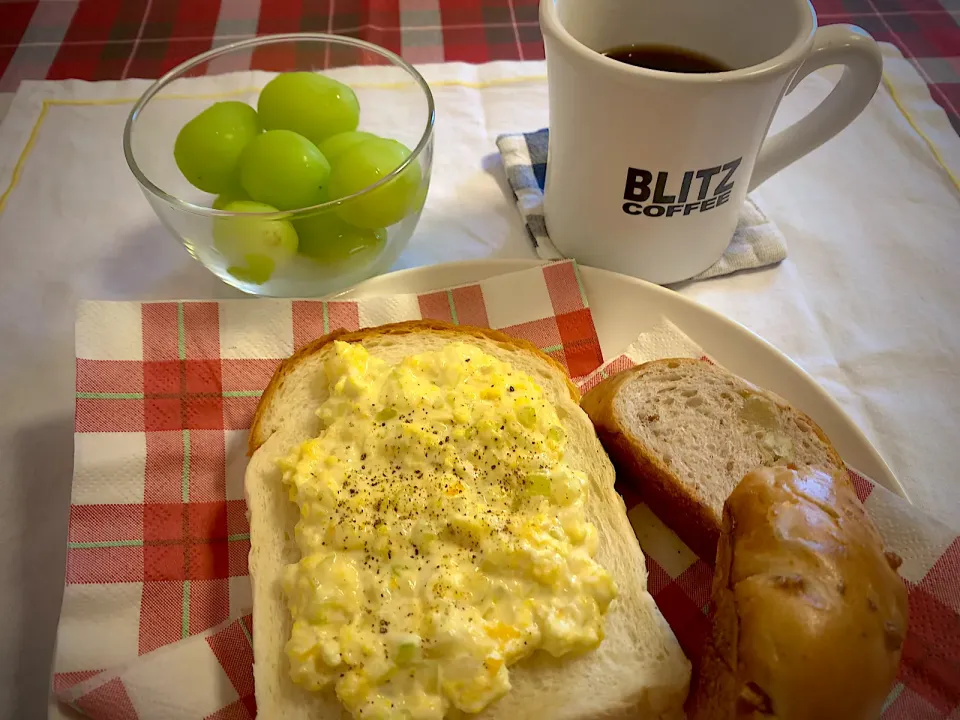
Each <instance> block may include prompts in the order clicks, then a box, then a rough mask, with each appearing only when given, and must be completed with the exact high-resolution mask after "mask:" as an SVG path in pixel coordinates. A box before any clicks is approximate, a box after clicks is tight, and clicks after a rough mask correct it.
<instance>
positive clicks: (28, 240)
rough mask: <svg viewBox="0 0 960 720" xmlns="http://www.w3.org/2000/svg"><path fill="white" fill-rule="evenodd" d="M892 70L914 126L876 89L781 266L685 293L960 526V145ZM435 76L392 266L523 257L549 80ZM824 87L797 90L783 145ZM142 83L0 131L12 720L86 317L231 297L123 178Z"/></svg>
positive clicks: (53, 608) (1, 557)
mask: <svg viewBox="0 0 960 720" xmlns="http://www.w3.org/2000/svg"><path fill="white" fill-rule="evenodd" d="M884 52H885V55H886V61H885V67H886V75H887V78H888V80H889V81H890V82H891V83H892V86H893V87H894V88H895V93H896V96H897V98H898V99H899V102H900V103H901V105H902V107H903V110H902V109H900V108H898V107H897V104H896V103H895V102H894V100H893V99H892V96H891V91H890V89H889V88H888V87H884V88H882V89H881V90H880V92H879V93H878V94H877V96H876V98H875V99H874V101H873V103H872V104H871V106H870V107H869V109H868V110H867V111H866V113H864V115H862V116H861V117H860V118H859V119H858V120H857V121H856V122H855V123H854V124H853V125H852V126H851V127H850V128H848V129H847V130H846V131H844V132H843V133H842V134H841V135H840V136H839V137H837V138H836V139H834V140H833V141H831V142H830V143H828V144H827V145H826V146H824V147H823V148H821V149H820V150H818V151H816V152H814V153H813V154H811V155H809V156H808V157H806V158H804V159H803V160H801V161H799V162H798V163H796V164H795V165H794V166H792V167H790V168H788V169H787V170H785V171H783V172H782V173H781V174H779V175H778V176H776V177H774V178H773V179H772V180H770V181H768V182H767V183H766V184H765V185H764V186H763V187H762V188H761V189H760V190H759V191H758V192H757V199H758V201H759V202H760V204H761V205H762V207H763V209H764V210H765V211H766V212H767V213H768V214H769V215H770V216H771V217H772V218H773V220H774V221H775V222H777V223H778V224H779V226H780V228H781V229H782V230H783V232H784V234H785V235H786V237H787V240H788V243H789V247H790V256H789V258H788V259H787V260H786V261H785V262H784V263H783V264H782V265H781V266H780V267H778V268H773V269H768V270H763V271H758V272H753V273H748V274H742V275H738V276H734V277H727V278H720V279H716V280H710V281H705V282H700V283H695V284H689V285H686V286H682V287H680V288H678V290H679V292H681V293H683V294H685V295H688V296H689V297H692V298H695V299H697V300H698V301H700V302H702V303H704V304H706V305H709V306H711V307H713V308H715V309H717V310H719V311H721V312H723V313H725V314H726V315H728V316H729V317H731V318H733V319H735V320H737V321H739V322H741V323H743V324H744V325H746V326H747V327H749V328H751V329H752V330H754V331H756V332H757V333H759V334H760V335H762V336H763V337H765V338H766V339H768V340H770V341H771V342H772V343H774V344H775V345H777V346H778V347H779V348H780V349H782V350H783V351H784V352H786V353H787V354H788V355H790V356H791V357H792V358H794V359H795V360H796V361H797V362H798V363H800V364H801V365H802V366H803V367H804V368H805V369H806V370H807V371H808V372H810V373H811V374H812V375H813V376H814V377H816V378H817V379H818V380H819V381H820V382H821V383H822V384H823V385H824V386H825V387H826V388H827V390H828V391H829V392H831V393H832V394H833V395H834V397H835V398H836V399H837V400H838V401H839V402H840V404H841V405H842V406H843V407H844V409H845V410H846V411H847V412H848V413H849V414H850V415H851V416H852V417H853V418H854V419H855V420H856V421H857V422H858V423H859V424H860V426H861V427H862V428H863V430H864V431H865V433H866V434H867V436H868V437H869V438H870V440H871V441H872V442H873V443H874V444H875V445H876V446H877V448H878V449H879V450H880V452H881V454H882V455H883V456H884V457H885V458H886V460H887V461H888V463H889V464H890V465H891V467H892V468H893V470H894V472H895V473H896V474H897V475H898V477H899V478H900V480H901V482H902V483H903V484H904V486H905V487H906V489H907V491H908V492H909V493H910V495H911V497H912V498H913V500H914V502H916V503H917V504H918V505H920V506H921V507H922V508H924V509H926V510H928V511H929V512H931V513H933V514H935V515H937V516H939V517H941V518H943V519H944V520H945V521H946V522H948V523H951V524H953V525H957V524H960V520H958V517H957V513H958V511H960V482H957V480H956V470H955V468H956V467H957V466H958V465H960V412H958V411H960V195H958V192H957V190H956V188H955V187H954V185H953V184H952V183H951V181H950V179H949V177H948V175H947V173H946V172H945V171H944V169H943V168H942V167H941V166H940V165H939V164H938V162H937V161H936V159H935V157H934V154H933V152H932V151H931V149H930V147H929V145H928V144H927V141H926V140H924V139H923V138H922V137H921V135H920V134H918V132H917V129H919V130H920V131H922V133H923V134H924V135H926V136H927V138H929V140H930V141H932V143H933V145H934V146H935V147H936V148H937V151H938V152H939V153H940V154H941V156H942V158H943V160H944V161H945V163H946V164H947V165H948V166H950V167H952V168H953V172H954V174H955V175H960V140H958V138H957V136H956V134H955V133H954V132H953V130H952V129H951V128H950V125H949V123H948V122H947V120H946V117H945V115H944V113H943V112H942V110H941V109H940V108H939V107H938V106H937V105H936V104H935V103H934V102H933V101H932V100H931V99H930V96H929V93H928V92H927V89H926V87H925V86H924V84H923V81H922V80H921V79H920V77H919V76H918V75H917V74H916V72H915V71H914V70H913V68H912V66H911V65H909V63H907V62H906V61H904V60H903V59H902V58H901V57H900V56H899V55H898V54H897V53H896V51H895V50H893V48H891V47H889V46H887V47H885V48H884ZM423 71H424V74H425V75H426V77H427V79H428V80H430V81H431V82H432V83H433V84H434V86H435V95H436V100H437V128H436V159H435V164H434V179H433V183H432V185H431V191H430V196H429V199H428V202H427V208H426V212H425V214H424V217H423V219H422V220H421V223H420V226H419V228H418V230H417V234H416V236H415V237H414V240H413V241H412V243H411V245H410V247H409V248H408V250H407V251H406V252H405V253H404V255H403V256H402V258H401V260H400V262H399V266H400V267H409V266H415V265H422V264H428V263H437V262H444V261H449V260H462V259H470V258H487V257H533V251H532V249H531V246H530V243H529V240H528V239H527V236H526V233H525V231H524V229H523V227H522V224H521V222H520V218H519V215H518V213H517V211H516V209H515V207H514V205H513V199H512V197H511V196H510V191H509V189H508V187H507V185H506V180H505V178H504V176H503V172H502V168H501V167H500V163H499V157H498V156H497V154H496V148H495V145H494V138H495V137H496V136H497V135H498V134H500V133H504V132H516V131H519V130H533V129H536V128H539V127H543V126H545V125H546V124H547V102H546V96H547V89H546V82H545V68H544V65H543V63H494V64H491V65H487V66H480V67H475V66H467V65H444V66H426V67H424V68H423ZM522 78H526V79H525V80H521V79H522ZM251 79H252V78H251V77H250V76H249V75H247V76H246V77H243V78H238V79H235V80H236V82H237V83H241V84H240V85H238V87H239V86H243V84H249V83H250V81H251ZM833 79H835V73H832V72H827V73H825V74H820V75H816V76H814V77H811V78H810V79H808V80H807V81H805V82H804V83H803V84H802V85H801V86H800V87H799V88H798V89H797V90H796V91H795V92H794V93H793V94H792V95H791V96H789V97H788V98H787V99H786V100H785V102H784V104H783V107H782V108H781V110H780V113H779V114H778V116H777V120H776V122H775V126H774V128H775V129H776V128H777V127H780V126H783V125H785V124H787V123H788V122H791V121H793V120H795V119H796V118H798V117H800V116H801V115H803V114H804V113H805V112H807V111H808V110H809V109H810V108H811V107H813V106H814V105H815V104H816V103H817V102H818V101H819V100H820V99H821V98H823V97H824V96H825V94H826V93H827V92H828V90H829V89H830V87H831V85H832V81H833ZM195 82H196V89H197V92H198V93H202V92H209V91H210V86H209V82H210V81H209V80H206V79H197V80H196V81H195ZM147 84H148V83H147V82H146V81H125V82H118V83H112V82H111V83H96V84H90V83H85V82H78V81H68V82H58V83H27V84H25V85H24V86H23V87H22V88H21V89H20V91H19V93H18V95H17V97H16V98H15V99H14V102H13V104H12V106H11V108H10V111H9V114H8V115H7V117H6V119H5V120H4V121H3V125H2V126H0V193H2V192H4V190H6V189H7V188H8V187H9V186H11V184H12V190H11V191H10V192H9V195H8V197H7V198H6V204H5V207H3V209H2V211H0V308H2V310H0V408H2V410H0V617H2V618H3V622H2V623H0V708H4V709H6V708H11V709H13V708H17V710H16V716H17V717H37V716H39V715H42V713H43V709H42V708H43V707H44V706H45V702H46V700H45V698H46V691H47V681H48V673H49V663H50V658H51V653H52V648H53V643H54V640H55V632H56V621H57V615H58V610H59V607H60V598H61V591H62V583H63V564H64V557H65V543H66V520H67V508H68V503H69V496H70V479H71V469H72V447H73V444H72V427H73V407H74V402H73V390H74V364H73V363H74V361H73V311H74V306H75V303H76V301H77V299H78V298H97V299H161V298H165V299H169V298H211V297H228V296H235V295H237V294H238V293H237V292H236V291H234V290H232V289H230V288H228V287H227V286H226V285H224V284H222V283H221V282H220V281H219V280H217V279H216V278H214V277H213V276H212V275H210V274H209V273H208V272H207V271H206V270H204V269H203V268H202V267H201V266H200V265H199V264H197V263H196V262H195V261H193V260H192V259H190V258H189V257H188V255H187V253H186V252H185V251H184V249H183V248H182V247H181V246H180V245H179V244H178V243H177V242H176V241H175V240H174V239H172V238H171V237H169V236H168V235H167V233H166V231H165V230H164V229H163V228H162V227H161V226H160V224H159V222H158V221H157V219H156V217H155V216H154V215H153V212H152V211H151V209H150V207H149V206H148V205H147V203H146V201H145V200H144V198H143V197H142V196H141V194H140V192H139V189H138V188H137V186H136V183H135V181H134V179H133V177H132V176H131V175H130V173H129V171H128V170H127V167H126V165H125V163H124V159H123V154H122V149H121V142H120V138H121V132H122V127H123V123H124V120H125V118H126V115H127V113H128V112H129V110H130V107H131V106H132V99H133V98H135V97H136V96H137V95H138V94H139V93H140V92H142V90H143V89H144V88H145V87H146V86H147ZM123 98H129V99H131V101H117V99H123ZM904 110H905V111H906V113H907V114H905V113H904ZM908 116H909V117H910V118H912V122H913V126H912V125H911V122H910V121H909V120H908Z"/></svg>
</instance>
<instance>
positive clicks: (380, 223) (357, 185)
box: [330, 138, 422, 229]
mask: <svg viewBox="0 0 960 720" xmlns="http://www.w3.org/2000/svg"><path fill="white" fill-rule="evenodd" d="M409 156H410V150H409V149H407V147H406V146H405V145H404V144H402V143H399V142H397V141H396V140H386V139H384V138H377V139H375V140H367V141H366V142H363V143H360V144H358V145H354V146H353V147H351V148H349V149H347V150H346V151H344V152H343V154H342V155H340V156H339V157H338V158H337V164H336V166H335V167H334V168H333V170H332V171H331V173H330V199H331V200H338V199H340V198H344V197H347V196H348V195H353V194H354V193H357V192H360V191H361V190H364V189H365V188H367V187H369V186H370V185H373V184H374V183H375V182H377V181H378V180H380V179H382V178H384V177H385V176H387V175H389V174H390V173H391V172H393V171H394V170H396V169H397V168H398V167H400V165H401V164H402V163H403V162H404V160H406V159H407V158H408V157H409ZM421 177H422V176H421V173H420V164H419V163H418V162H416V161H415V162H412V163H410V165H408V166H407V167H406V169H405V170H404V171H403V172H402V173H400V174H399V175H398V176H397V177H395V178H394V179H392V180H391V181H390V182H388V183H387V184H386V185H383V186H381V187H379V188H377V189H376V190H373V191H371V192H368V193H365V194H364V195H363V196H361V197H359V198H356V199H354V200H348V201H347V202H345V203H344V204H343V205H341V206H340V207H339V208H337V213H338V214H339V215H340V217H341V218H342V219H343V220H344V221H346V222H348V223H350V224H351V225H356V226H357V227H362V228H370V229H374V228H382V227H388V226H390V225H393V224H394V223H396V222H400V221H401V220H403V218H404V217H405V216H406V215H407V213H408V212H410V210H411V209H412V207H413V204H414V201H415V199H416V196H417V191H418V190H419V189H420V180H421Z"/></svg>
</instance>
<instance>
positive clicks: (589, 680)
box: [246, 321, 690, 720]
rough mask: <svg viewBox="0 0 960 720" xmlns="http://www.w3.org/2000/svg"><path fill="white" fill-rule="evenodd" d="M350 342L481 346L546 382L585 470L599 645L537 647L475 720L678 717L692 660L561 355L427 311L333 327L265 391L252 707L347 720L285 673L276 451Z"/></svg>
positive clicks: (257, 476) (298, 432)
mask: <svg viewBox="0 0 960 720" xmlns="http://www.w3.org/2000/svg"><path fill="white" fill-rule="evenodd" d="M334 340H342V341H344V342H357V343H361V344H363V346H364V347H365V348H366V349H367V351H368V352H370V353H371V354H373V355H376V356H378V357H381V358H383V359H384V360H386V361H388V362H398V361H400V360H401V359H402V358H403V357H406V356H408V355H411V354H415V353H419V352H424V351H428V350H436V349H439V348H440V347H442V346H443V345H445V344H447V343H450V342H453V341H466V342H470V343H473V344H475V345H477V346H478V347H480V349H482V350H483V351H484V352H486V353H489V354H491V355H493V356H495V357H497V358H499V359H501V360H504V361H506V362H509V363H510V364H512V365H513V367H515V368H516V369H518V370H521V371H523V372H526V373H529V374H530V375H532V376H533V377H534V378H535V379H536V380H537V382H538V383H540V384H541V386H542V387H543V389H544V392H545V394H546V396H547V397H548V398H549V399H550V400H551V402H553V404H554V405H555V407H556V409H557V414H558V415H559V416H560V418H561V420H562V421H563V423H564V427H565V429H566V432H567V436H568V448H567V456H566V461H567V462H568V463H570V464H571V465H572V466H573V467H576V468H579V469H581V470H583V471H585V472H586V474H587V476H588V477H589V479H590V485H589V489H588V501H587V515H588V519H589V520H590V522H592V523H594V524H595V525H596V527H597V530H598V535H599V538H600V546H599V550H598V552H597V556H596V557H597V560H598V561H599V562H600V563H601V564H602V565H603V567H605V568H606V569H607V570H608V571H609V572H610V573H611V574H612V575H613V577H614V579H615V580H616V583H617V588H618V597H617V599H616V600H614V601H613V603H612V604H611V605H610V608H609V610H608V612H607V615H606V619H605V627H604V629H605V634H606V637H605V639H604V640H603V642H602V643H601V644H600V646H599V648H597V649H596V650H594V651H591V652H589V653H585V654H583V655H579V656H575V657H574V656H568V657H565V658H560V659H555V658H552V657H550V656H549V655H547V654H546V653H543V652H538V653H536V654H534V655H533V656H532V657H530V658H528V659H526V660H524V661H521V662H519V663H517V664H516V665H514V666H512V667H511V668H510V679H511V684H512V689H511V690H510V692H508V693H507V695H506V696H505V697H503V698H501V699H500V700H498V701H497V702H495V703H493V704H492V705H490V706H489V707H488V708H487V709H486V710H484V711H483V712H481V713H479V714H478V715H475V716H470V717H475V718H478V719H481V720H494V719H500V718H502V719H504V720H514V719H516V720H520V719H522V718H550V719H557V720H561V719H570V720H575V719H576V720H587V719H591V720H592V719H599V718H604V719H605V720H608V719H609V720H614V719H618V718H623V719H624V720H626V719H627V718H631V719H640V720H646V719H652V718H679V717H682V705H683V702H684V700H685V698H686V696H687V691H688V688H689V682H690V663H689V662H688V661H687V659H686V657H685V656H684V654H683V651H682V650H681V648H680V646H679V644H678V642H677V640H676V638H675V636H674V634H673V632H672V631H671V630H670V627H669V626H668V625H667V623H666V621H665V620H664V619H663V616H662V615H661V614H660V612H659V610H658V609H657V606H656V604H655V603H654V601H653V598H652V597H651V596H650V594H649V593H648V592H647V589H646V588H647V584H646V583H647V574H646V567H645V563H644V558H643V553H642V552H641V550H640V546H639V544H638V543H637V539H636V536H635V535H634V533H633V530H632V528H631V527H630V523H629V521H628V520H627V516H626V511H625V507H624V504H623V500H622V499H621V497H620V496H619V495H618V494H617V492H616V491H615V490H614V487H613V481H614V472H613V467H612V466H611V464H610V461H609V459H608V458H607V456H606V454H605V453H604V451H603V448H602V447H601V445H600V443H599V441H598V440H597V436H596V434H595V433H594V430H593V426H592V425H591V423H590V421H589V419H588V418H587V416H586V415H585V414H584V413H583V412H582V410H581V409H580V407H579V406H578V405H577V400H578V399H579V395H578V393H577V391H576V389H575V388H574V387H573V386H572V385H571V384H570V381H569V379H568V378H567V375H566V373H565V372H564V370H563V369H562V367H561V366H560V365H558V364H557V363H556V362H554V361H553V360H552V359H550V358H549V357H547V356H546V355H544V354H543V353H541V352H540V351H539V350H537V349H536V348H535V347H534V346H533V345H531V344H529V343H526V342H523V341H519V340H515V339H513V338H510V337H508V336H507V335H504V334H502V333H498V332H495V331H491V330H485V329H478V328H467V327H457V326H453V325H448V324H445V323H438V322H433V321H414V322H407V323H397V324H394V325H385V326H381V327H378V328H371V329H368V330H360V331H358V332H352V333H343V332H339V333H332V334H330V335H327V336H325V337H323V338H320V339H319V340H316V341H314V342H313V343H311V344H309V345H307V346H306V347H304V348H303V349H301V350H300V351H299V352H297V353H296V354H295V355H294V356H293V357H292V358H290V359H289V360H287V361H285V362H284V363H283V364H282V365H281V366H280V368H279V369H278V370H277V372H276V374H275V375H274V377H273V379H272V380H271V382H270V384H269V386H268V387H267V389H266V390H265V391H264V393H263V396H262V398H261V400H260V405H259V407H258V408H257V413H256V416H255V418H254V422H253V427H252V429H251V431H250V440H249V451H250V453H251V455H252V457H251V459H250V463H249V465H248V467H247V474H246V494H247V504H248V507H249V513H250V543H251V551H250V576H251V581H252V583H253V607H254V615H253V646H254V680H255V685H256V699H257V708H258V712H259V717H261V718H264V719H265V720H271V719H272V718H284V719H285V720H296V719H298V718H302V719H303V720H306V719H307V718H312V719H320V718H322V719H323V720H335V719H338V718H342V719H343V720H347V718H349V717H350V716H349V714H348V713H347V711H346V710H344V709H343V707H342V705H341V704H340V703H339V701H338V700H337V699H336V697H335V695H334V693H333V691H332V690H328V691H326V692H324V693H312V692H309V691H307V690H304V689H303V688H301V687H299V686H297V685H295V684H294V683H293V682H292V681H291V680H290V675H289V664H288V661H287V657H286V655H285V653H284V644H285V643H286V641H287V639H288V638H289V634H290V624H291V623H290V615H289V612H288V611H287V608H286V605H285V603H284V600H283V596H282V594H281V590H280V583H279V576H280V571H281V569H282V568H283V566H284V565H286V564H288V563H291V562H295V561H296V560H297V559H299V551H298V550H297V548H296V546H295V544H294V543H293V542H292V539H291V538H292V535H293V528H294V524H295V522H296V520H297V517H298V513H297V510H296V506H295V505H294V504H293V503H291V502H290V501H289V499H288V497H287V492H286V489H285V487H283V485H282V483H281V477H280V471H279V469H278V468H277V465H276V460H277V458H278V457H280V456H283V455H286V454H287V453H288V452H289V451H290V450H292V449H293V448H294V447H295V446H296V445H298V444H299V443H301V442H302V441H304V440H306V439H308V438H310V437H312V436H315V435H316V434H317V432H318V421H317V417H316V415H315V410H316V409H317V407H318V406H319V405H320V404H321V403H322V402H323V401H324V399H325V397H326V385H325V383H324V382H323V369H322V367H323V361H324V358H325V356H326V354H327V353H329V352H330V351H331V350H332V347H333V341H334Z"/></svg>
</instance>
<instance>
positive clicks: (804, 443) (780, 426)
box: [581, 358, 844, 565]
mask: <svg viewBox="0 0 960 720" xmlns="http://www.w3.org/2000/svg"><path fill="white" fill-rule="evenodd" d="M581 406H582V407H583V409H584V410H586V412H587V414H588V415H589V416H590V419H591V420H593V423H594V426H595V427H596V429H597V434H598V435H599V436H600V440H601V442H602V443H603V445H604V447H605V448H606V450H607V452H608V453H610V456H611V458H612V459H613V462H614V464H615V465H616V467H617V471H618V472H619V473H620V475H621V478H622V479H623V480H628V481H630V482H632V483H633V484H634V485H635V487H636V488H637V490H638V491H639V494H640V496H641V497H642V498H643V500H644V502H646V503H647V505H649V507H650V509H651V510H652V511H653V513H654V514H655V515H657V516H658V517H659V518H660V519H661V520H662V521H663V522H664V523H665V524H666V525H667V526H668V527H669V528H670V529H672V530H673V531H674V532H675V533H677V535H678V536H679V537H680V539H681V540H683V541H684V542H685V543H686V544H687V545H688V546H689V547H690V549H691V550H693V551H694V552H695V553H697V555H699V556H700V557H701V558H702V559H703V560H704V561H705V562H707V563H709V564H711V565H712V564H713V562H714V559H715V557H716V552H717V542H718V540H719V539H720V527H721V523H722V518H723V503H724V502H725V501H726V499H727V497H728V496H729V495H730V493H731V492H733V489H734V488H735V487H736V486H737V483H739V482H740V480H741V478H743V476H744V475H746V473H747V472H749V471H750V470H753V469H755V468H757V467H775V466H780V465H786V464H788V463H798V464H802V465H809V466H812V467H819V468H822V469H823V470H825V471H826V472H833V471H838V472H844V465H843V461H842V460H841V459H840V456H839V455H838V454H837V451H836V450H835V449H834V448H833V446H832V445H831V444H830V441H829V440H828V439H827V436H826V435H825V434H824V433H823V431H822V430H821V429H820V428H819V427H818V426H817V424H816V423H815V422H814V421H813V420H811V419H810V418H809V417H808V416H807V415H805V414H804V413H802V412H800V411H799V410H797V409H795V408H793V407H791V406H790V405H789V404H788V403H787V402H786V401H785V400H783V399H782V398H780V397H778V396H777V395H774V394H773V393H771V392H768V391H766V390H761V389H760V388H757V387H755V386H754V385H752V384H750V383H748V382H747V381H746V380H743V379H742V378H739V377H737V376H736V375H733V374H732V373H730V372H728V371H727V370H724V369H723V368H721V367H719V366H717V365H713V364H711V363H709V362H707V361H705V360H692V359H689V358H670V359H665V360H655V361H653V362H648V363H644V364H642V365H638V366H636V367H633V368H630V369H628V370H624V371H623V372H621V373H618V374H617V375H614V376H613V377H611V378H609V379H607V380H604V381H603V382H602V383H600V384H599V385H597V386H596V387H595V388H593V389H592V390H591V391H590V392H588V393H587V394H586V395H585V396H584V398H583V400H582V402H581Z"/></svg>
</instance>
